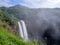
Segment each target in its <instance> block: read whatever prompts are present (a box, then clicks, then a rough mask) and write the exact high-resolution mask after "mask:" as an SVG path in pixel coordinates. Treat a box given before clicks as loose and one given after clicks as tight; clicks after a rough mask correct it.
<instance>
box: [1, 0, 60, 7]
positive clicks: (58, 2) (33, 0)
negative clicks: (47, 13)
mask: <svg viewBox="0 0 60 45" xmlns="http://www.w3.org/2000/svg"><path fill="white" fill-rule="evenodd" d="M16 4H20V5H24V6H27V7H30V8H55V7H59V8H60V0H0V6H7V7H9V6H13V5H16Z"/></svg>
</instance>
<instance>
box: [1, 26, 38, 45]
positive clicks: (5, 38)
mask: <svg viewBox="0 0 60 45" xmlns="http://www.w3.org/2000/svg"><path fill="white" fill-rule="evenodd" d="M0 45H37V44H36V43H33V42H24V41H23V40H22V39H20V38H18V37H16V36H15V35H13V34H11V33H9V32H8V31H5V29H3V28H1V27H0Z"/></svg>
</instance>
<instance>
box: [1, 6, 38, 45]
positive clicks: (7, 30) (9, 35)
mask: <svg viewBox="0 0 60 45" xmlns="http://www.w3.org/2000/svg"><path fill="white" fill-rule="evenodd" d="M7 9H8V8H5V7H2V8H0V45H37V43H36V41H29V42H25V41H24V40H23V39H22V38H20V36H19V35H18V30H17V22H18V21H19V19H18V18H16V17H15V16H14V15H13V14H10V13H8V12H7V11H6V10H7Z"/></svg>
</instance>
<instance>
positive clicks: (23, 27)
mask: <svg viewBox="0 0 60 45" xmlns="http://www.w3.org/2000/svg"><path fill="white" fill-rule="evenodd" d="M18 25H19V34H20V36H21V37H22V38H23V39H24V40H25V41H28V33H27V28H26V25H25V22H24V21H23V20H21V21H20V22H18Z"/></svg>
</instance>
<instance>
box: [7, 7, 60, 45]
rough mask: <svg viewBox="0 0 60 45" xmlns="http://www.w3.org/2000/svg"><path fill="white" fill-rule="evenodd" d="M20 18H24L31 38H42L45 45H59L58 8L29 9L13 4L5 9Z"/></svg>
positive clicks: (59, 11)
mask: <svg viewBox="0 0 60 45" xmlns="http://www.w3.org/2000/svg"><path fill="white" fill-rule="evenodd" d="M7 11H8V13H10V14H13V15H14V16H16V17H17V18H19V19H20V20H21V19H22V20H24V21H25V23H26V26H27V30H28V36H29V38H30V39H31V40H32V39H38V40H39V41H40V40H42V41H43V40H44V41H45V42H46V43H47V45H54V44H55V45H60V9H59V8H54V9H49V8H48V9H47V8H45V9H44V8H40V9H29V8H26V7H25V8H24V7H23V8H22V7H21V6H14V7H10V8H8V9H7Z"/></svg>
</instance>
